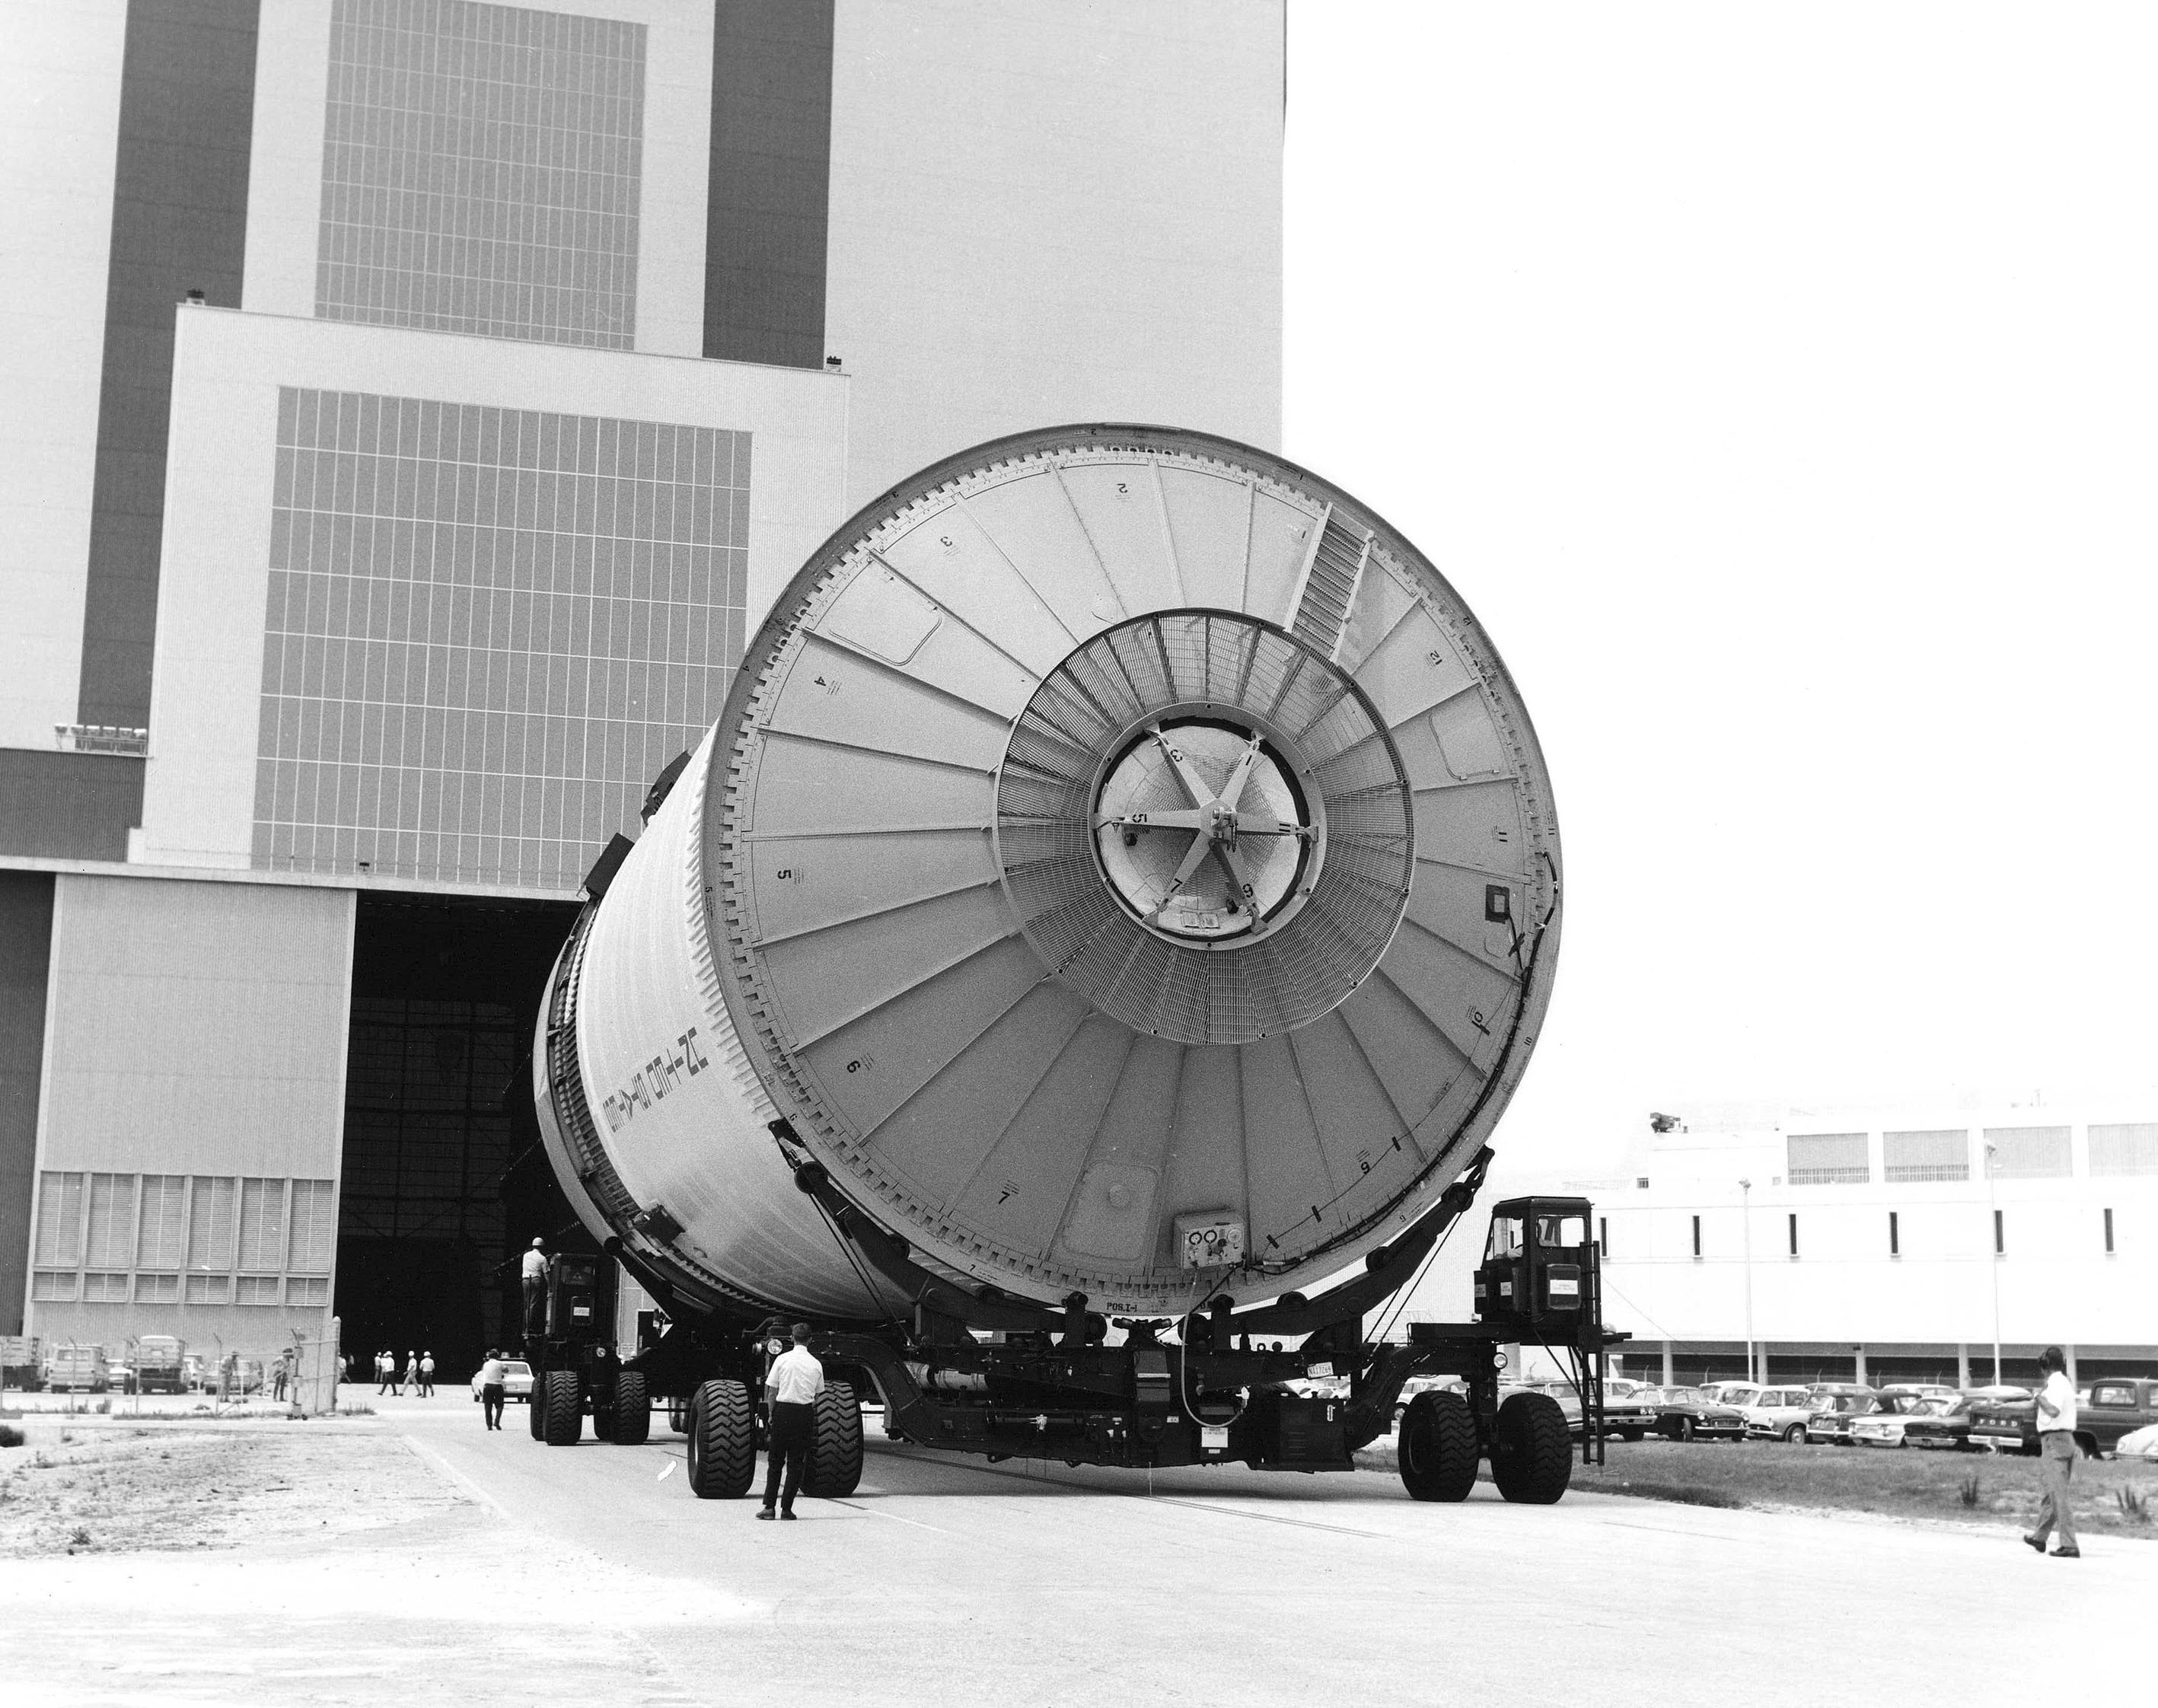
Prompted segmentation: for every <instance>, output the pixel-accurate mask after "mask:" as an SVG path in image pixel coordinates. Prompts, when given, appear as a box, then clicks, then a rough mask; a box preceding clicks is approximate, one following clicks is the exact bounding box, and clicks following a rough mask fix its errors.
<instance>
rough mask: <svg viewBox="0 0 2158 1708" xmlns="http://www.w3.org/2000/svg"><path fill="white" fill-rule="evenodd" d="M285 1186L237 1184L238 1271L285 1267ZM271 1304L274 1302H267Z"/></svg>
mask: <svg viewBox="0 0 2158 1708" xmlns="http://www.w3.org/2000/svg"><path fill="white" fill-rule="evenodd" d="M284 1259H285V1183H284V1182H283V1181H282V1180H257V1179H245V1180H242V1181H241V1182H240V1267H241V1268H242V1269H270V1270H276V1269H282V1268H283V1267H285V1262H284ZM270 1303H272V1304H274V1303H276V1300H274V1299H272V1300H271V1301H270Z"/></svg>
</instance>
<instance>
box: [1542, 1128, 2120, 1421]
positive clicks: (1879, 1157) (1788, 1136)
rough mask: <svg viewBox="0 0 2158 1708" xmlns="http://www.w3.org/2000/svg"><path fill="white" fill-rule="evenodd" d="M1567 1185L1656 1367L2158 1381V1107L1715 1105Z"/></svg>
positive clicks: (1641, 1362)
mask: <svg viewBox="0 0 2158 1708" xmlns="http://www.w3.org/2000/svg"><path fill="white" fill-rule="evenodd" d="M1567 1188H1571V1189H1577V1190H1581V1191H1583V1192H1585V1193H1586V1195H1588V1196H1590V1197H1592V1198H1593V1199H1594V1200H1596V1203H1597V1215H1598V1233H1599V1236H1600V1237H1601V1238H1602V1240H1603V1252H1604V1262H1603V1273H1604V1299H1605V1317H1606V1319H1607V1320H1608V1322H1609V1323H1610V1324H1612V1326H1613V1327H1614V1328H1621V1329H1628V1330H1629V1331H1630V1332H1631V1333H1632V1334H1634V1336H1635V1339H1636V1341H1637V1343H1638V1344H1637V1345H1635V1346H1634V1347H1633V1348H1629V1356H1628V1358H1627V1361H1626V1362H1627V1367H1628V1369H1629V1371H1631V1372H1633V1373H1634V1374H1641V1373H1643V1372H1644V1371H1645V1372H1646V1373H1647V1374H1649V1375H1652V1376H1653V1375H1661V1374H1663V1373H1664V1372H1665V1370H1669V1371H1670V1373H1671V1374H1673V1375H1676V1376H1678V1377H1680V1379H1687V1378H1698V1377H1699V1376H1701V1375H1702V1374H1703V1373H1704V1372H1713V1373H1718V1374H1728V1375H1734V1376H1735V1375H1742V1374H1743V1372H1744V1370H1745V1363H1746V1349H1747V1346H1748V1343H1749V1342H1751V1343H1752V1344H1753V1346H1754V1347H1755V1349H1756V1351H1757V1356H1758V1358H1759V1359H1760V1360H1762V1361H1763V1363H1764V1364H1765V1365H1766V1368H1767V1370H1768V1373H1769V1374H1770V1375H1772V1376H1773V1377H1777V1378H1783V1377H1789V1378H1790V1379H1793V1380H1798V1379H1800V1378H1806V1379H1812V1378H1815V1377H1816V1376H1820V1377H1826V1378H1830V1379H1840V1380H1851V1379H1852V1378H1853V1377H1854V1376H1855V1377H1856V1378H1858V1379H1860V1380H1864V1379H1866V1378H1871V1379H1872V1380H1890V1379H1894V1378H1909V1377H1916V1376H1919V1375H1929V1376H1934V1377H1937V1378H1939V1379H1942V1380H1952V1381H1956V1382H1958V1383H1959V1384H1963V1385H1968V1384H1969V1383H1970V1382H1973V1381H1980V1382H1982V1381H1986V1380H1991V1379H1992V1373H1993V1358H1994V1355H1995V1344H1996V1343H1997V1344H1998V1345H1999V1347H2000V1353H2001V1359H2002V1360H2003V1365H2002V1375H2003V1379H2004V1380H2009V1381H2016V1380H2026V1381H2027V1380H2031V1379H2032V1378H2033V1377H2034V1376H2035V1373H2036V1363H2035V1360H2036V1358H2037V1354H2038V1353H2039V1351H2041V1350H2042V1349H2043V1348H2045V1347H2046V1346H2047V1345H2052V1344H2058V1345H2060V1346H2062V1347H2063V1348H2064V1349H2066V1350H2067V1352H2068V1357H2069V1360H2070V1361H2071V1365H2072V1366H2073V1367H2075V1368H2077V1369H2078V1370H2079V1372H2080V1374H2082V1375H2083V1376H2085V1377H2088V1376H2090V1375H2103V1374H2108V1373H2124V1372H2127V1371H2130V1370H2135V1371H2138V1372H2149V1373H2152V1374H2158V1108H2143V1109H2116V1108H2095V1107H2093V1108H2090V1109H2073V1110H2070V1109H2057V1108H2053V1107H2025V1108H1993V1109H1983V1110H1975V1111H1973V1110H1936V1111H1930V1112H1916V1113H1914V1112H1912V1111H1910V1110H1908V1109H1903V1110H1897V1111H1893V1112H1887V1111H1881V1110H1849V1109H1845V1110H1823V1111H1814V1110H1807V1109H1802V1108H1796V1107H1792V1108H1784V1109H1777V1110H1762V1111H1756V1112H1733V1113H1720V1112H1711V1111H1703V1112H1701V1113H1700V1115H1699V1117H1696V1118H1689V1117H1685V1116H1683V1115H1682V1116H1681V1117H1680V1119H1679V1121H1678V1122H1677V1123H1676V1124H1675V1125H1674V1126H1673V1127H1671V1128H1670V1130H1669V1131H1665V1132H1660V1133H1659V1132H1649V1133H1646V1134H1644V1137H1643V1138H1642V1141H1641V1143H1639V1147H1638V1148H1637V1149H1636V1150H1635V1151H1634V1154H1633V1156H1632V1157H1631V1158H1630V1159H1629V1163H1628V1164H1627V1166H1626V1169H1625V1170H1624V1173H1623V1174H1613V1175H1611V1176H1609V1177H1606V1178H1599V1179H1596V1180H1594V1181H1579V1180H1576V1181H1572V1182H1568V1183H1566V1186H1565V1187H1562V1189H1567ZM1519 1189H1520V1188H1519V1187H1518V1186H1515V1185H1512V1184H1510V1185H1509V1187H1508V1190H1510V1191H1512V1190H1519Z"/></svg>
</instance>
